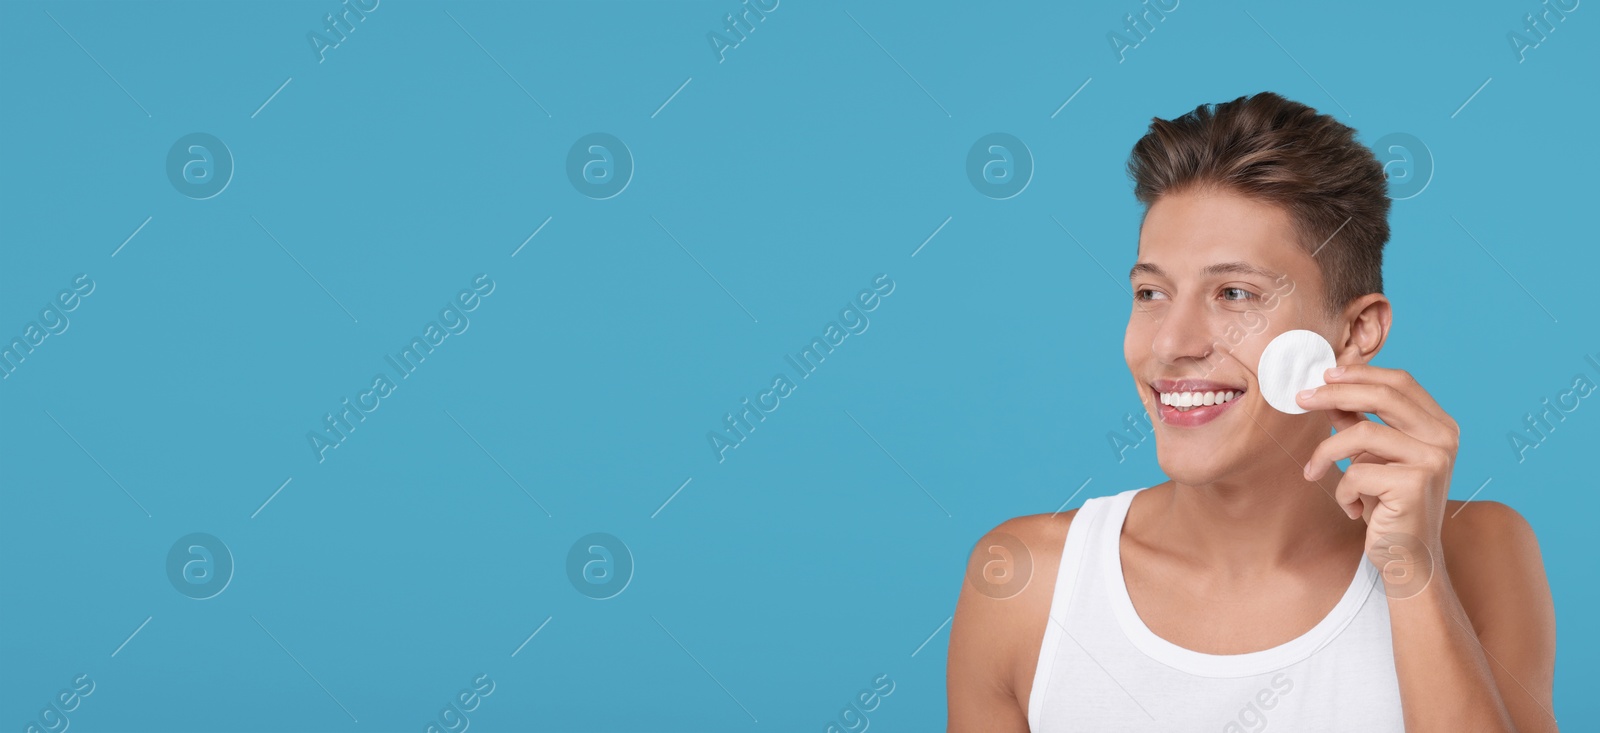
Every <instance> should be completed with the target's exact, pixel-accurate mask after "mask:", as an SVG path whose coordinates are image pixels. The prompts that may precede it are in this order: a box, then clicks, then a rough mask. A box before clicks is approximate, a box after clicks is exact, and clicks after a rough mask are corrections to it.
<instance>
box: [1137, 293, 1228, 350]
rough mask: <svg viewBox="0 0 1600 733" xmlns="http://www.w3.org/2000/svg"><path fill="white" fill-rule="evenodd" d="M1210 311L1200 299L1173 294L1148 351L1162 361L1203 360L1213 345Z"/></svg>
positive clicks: (1214, 342)
mask: <svg viewBox="0 0 1600 733" xmlns="http://www.w3.org/2000/svg"><path fill="white" fill-rule="evenodd" d="M1210 315H1211V313H1210V311H1209V310H1208V309H1207V308H1206V306H1205V304H1204V303H1200V302H1197V301H1195V300H1193V299H1189V298H1182V299H1179V298H1175V299H1174V301H1173V302H1172V304H1171V305H1169V306H1168V307H1167V309H1166V313H1164V314H1163V317H1162V318H1161V321H1160V323H1159V325H1157V326H1156V330H1155V336H1154V337H1153V339H1152V340H1151V343H1150V352H1151V353H1152V354H1154V355H1155V357H1156V358H1157V359H1160V360H1161V361H1162V363H1165V364H1182V363H1184V362H1185V361H1188V360H1193V361H1204V360H1206V359H1207V358H1209V357H1210V356H1211V352H1212V351H1213V350H1214V349H1215V348H1216V339H1214V338H1212V333H1211V325H1212V324H1211V319H1210Z"/></svg>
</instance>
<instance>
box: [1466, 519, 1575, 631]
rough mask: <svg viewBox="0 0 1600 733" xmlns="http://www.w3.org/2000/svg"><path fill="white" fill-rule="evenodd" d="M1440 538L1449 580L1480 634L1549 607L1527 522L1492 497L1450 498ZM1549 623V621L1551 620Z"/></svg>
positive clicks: (1528, 620) (1535, 543) (1540, 559)
mask: <svg viewBox="0 0 1600 733" xmlns="http://www.w3.org/2000/svg"><path fill="white" fill-rule="evenodd" d="M1445 517H1446V519H1445V520H1444V528H1443V530H1442V531H1441V533H1440V542H1441V544H1442V545H1443V546H1444V564H1445V567H1446V568H1447V569H1448V572H1449V573H1450V584H1451V585H1452V586H1453V587H1454V588H1455V591H1456V595H1457V596H1458V597H1459V598H1460V599H1461V605H1462V607H1463V608H1464V609H1465V610H1466V611H1467V615H1468V616H1469V617H1471V618H1472V621H1473V626H1474V627H1476V628H1477V630H1478V632H1479V633H1480V634H1482V633H1484V632H1486V631H1489V630H1490V628H1492V627H1494V626H1496V625H1502V624H1527V623H1531V622H1534V621H1536V619H1533V618H1527V616H1529V615H1530V614H1531V615H1535V616H1543V615H1545V614H1543V613H1542V612H1541V607H1548V606H1549V605H1550V587H1549V583H1548V581H1547V580H1546V578H1545V571H1544V559H1543V557H1542V555H1541V554H1540V552H1539V539H1538V537H1536V536H1535V535H1534V532H1533V526H1532V525H1530V524H1529V523H1528V520H1527V519H1526V518H1524V517H1523V516H1522V515H1521V514H1519V513H1518V512H1517V510H1515V509H1512V508H1511V507H1509V506H1506V505H1505V504H1501V503H1500V502H1496V501H1474V502H1460V501H1451V502H1449V503H1448V505H1447V506H1446V509H1445ZM1552 621H1553V619H1552Z"/></svg>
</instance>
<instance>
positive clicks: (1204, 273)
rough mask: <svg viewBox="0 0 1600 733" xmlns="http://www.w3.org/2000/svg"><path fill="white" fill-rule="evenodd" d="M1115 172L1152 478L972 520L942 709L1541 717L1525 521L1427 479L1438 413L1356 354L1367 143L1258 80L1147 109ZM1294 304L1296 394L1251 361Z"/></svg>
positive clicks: (1443, 454)
mask: <svg viewBox="0 0 1600 733" xmlns="http://www.w3.org/2000/svg"><path fill="white" fill-rule="evenodd" d="M1128 169H1129V173H1130V175H1131V176H1132V177H1133V179H1134V183H1135V195H1136V196H1137V198H1138V199H1139V201H1140V202H1141V203H1143V204H1144V205H1145V206H1146V211H1145V216H1144V221H1143V223H1142V225H1141V228H1140V233H1139V252H1138V260H1137V264H1135V265H1134V267H1133V271H1132V273H1131V279H1130V281H1129V285H1130V290H1131V291H1132V293H1133V303H1132V306H1131V307H1130V309H1129V312H1130V313H1129V319H1128V327H1127V336H1126V339H1125V342H1124V345H1123V350H1124V357H1125V358H1126V360H1127V363H1128V369H1129V371H1130V372H1131V373H1132V376H1133V387H1134V389H1135V390H1137V392H1138V394H1139V397H1140V399H1141V400H1142V401H1143V403H1144V405H1145V408H1146V409H1147V410H1148V411H1149V412H1150V413H1151V416H1152V425H1153V428H1154V433H1155V438H1156V446H1157V458H1158V460H1159V462H1160V464H1161V468H1162V470H1163V472H1164V473H1166V475H1167V476H1168V480H1167V481H1165V482H1164V483H1161V484H1159V485H1156V486H1152V487H1148V488H1144V489H1133V490H1130V491H1126V492H1123V493H1121V494H1118V495H1115V496H1109V497H1103V498H1097V499H1091V500H1089V501H1087V502H1085V504H1084V505H1083V506H1082V507H1081V508H1079V509H1077V510H1074V511H1070V512H1064V513H1060V514H1043V515H1035V516H1027V517H1019V518H1016V519H1012V520H1010V521H1007V522H1005V523H1003V524H1001V525H1000V526H999V527H997V528H995V529H994V530H993V531H991V532H990V533H989V534H987V535H985V536H984V537H983V538H982V539H981V540H980V541H979V542H978V544H977V546H976V547H975V549H974V551H973V554H972V559H971V562H970V564H969V572H968V574H967V582H966V583H965V584H964V585H963V588H962V591H961V598H960V601H959V603H958V604H957V608H956V615H955V625H954V626H953V627H952V630H951V639H950V659H949V668H948V685H949V706H950V707H949V714H950V719H949V729H950V730H951V731H960V732H966V731H987V732H1011V731H1030V730H1031V731H1033V732H1034V733H1055V732H1056V731H1107V730H1117V731H1224V732H1227V731H1239V732H1249V733H1256V732H1257V731H1260V730H1263V729H1266V728H1267V727H1268V726H1269V725H1270V726H1272V729H1273V730H1284V731H1363V732H1364V733H1367V732H1376V731H1401V730H1405V731H1410V732H1411V733H1417V732H1419V731H1450V732H1451V733H1455V732H1458V731H1521V732H1522V733H1528V732H1530V731H1554V730H1556V723H1555V719H1554V717H1553V715H1552V713H1551V710H1552V702H1551V697H1552V684H1553V682H1552V680H1553V677H1554V667H1555V616H1554V610H1553V607H1552V604H1551V599H1550V590H1549V587H1548V584H1547V583H1546V581H1545V575H1544V568H1543V565H1542V562H1541V560H1540V556H1539V547H1538V544H1537V541H1536V540H1535V538H1534V535H1533V532H1532V530H1531V529H1530V528H1529V526H1528V524H1527V522H1526V521H1524V520H1523V518H1522V517H1521V516H1520V515H1518V514H1517V513H1516V512H1515V511H1513V510H1512V509H1510V508H1508V507H1506V506H1504V505H1502V504H1498V503H1495V502H1472V503H1471V504H1465V503H1464V502H1459V501H1448V500H1447V499H1446V497H1447V494H1448V492H1449V489H1450V480H1451V472H1452V469H1453V467H1454V464H1455V458H1456V449H1457V445H1458V440H1459V435H1460V430H1459V428H1458V427H1457V425H1456V423H1455V421H1454V420H1452V419H1451V418H1450V415H1449V414H1448V413H1447V412H1446V411H1445V410H1444V409H1443V408H1441V407H1440V405H1439V404H1438V403H1437V402H1435V401H1434V399H1433V398H1432V397H1431V396H1429V394H1428V392H1427V391H1426V390H1424V389H1423V387H1422V386H1420V385H1419V384H1417V382H1416V381H1415V380H1413V379H1412V377H1411V375H1409V374H1407V373H1406V372H1403V371H1399V370H1396V369H1387V368H1380V367H1375V366H1371V365H1370V364H1369V362H1371V361H1372V360H1373V359H1374V358H1375V357H1376V356H1377V355H1378V351H1379V350H1380V349H1381V348H1383V345H1384V342H1385V340H1386V339H1387V338H1388V336H1389V329H1390V325H1391V320H1392V312H1391V309H1390V304H1389V300H1388V299H1387V298H1385V297H1384V296H1383V294H1382V290H1383V286H1382V277H1381V266H1382V251H1383V246H1384V243H1385V242H1386V241H1387V240H1388V237H1389V226H1388V221H1387V217H1388V211H1389V199H1388V196H1387V193H1386V182H1385V178H1384V171H1383V168H1382V166H1381V165H1380V164H1379V163H1378V161H1377V160H1376V159H1375V157H1374V156H1373V154H1372V152H1371V151H1370V150H1369V149H1367V148H1366V147H1364V146H1362V145H1361V144H1360V143H1359V142H1357V141H1356V140H1355V138H1354V131H1353V130H1351V129H1350V128H1349V127H1346V126H1345V125H1343V124H1340V123H1339V122H1338V121H1337V120H1335V119H1333V118H1331V117H1328V116H1326V115H1319V114H1317V113H1316V111H1315V110H1313V109H1311V108H1309V107H1306V106H1305V105H1302V104H1298V103H1296V102H1292V101H1289V100H1287V99H1284V98H1283V97H1281V96H1278V95H1276V94H1272V93H1262V94H1258V95H1255V96H1252V97H1240V98H1239V99H1236V100H1234V101H1231V102H1227V103H1224V104H1220V105H1215V106H1209V105H1202V106H1201V107H1199V108H1197V109H1195V110H1194V111H1193V112H1190V113H1188V114H1185V115H1183V116H1182V117H1179V118H1177V119H1174V120H1161V119H1156V120H1154V121H1153V122H1152V124H1151V126H1150V130H1149V132H1148V133H1147V134H1146V135H1145V136H1144V137H1143V138H1142V139H1141V140H1139V142H1138V144H1136V145H1135V146H1134V149H1133V155H1132V157H1131V159H1130V160H1129V163H1128ZM1293 329H1304V330H1310V331H1314V332H1316V333H1318V334H1320V335H1321V336H1322V337H1324V338H1325V339H1327V341H1328V342H1329V343H1330V344H1331V345H1332V346H1333V350H1334V355H1335V358H1336V360H1337V363H1338V367H1336V368H1334V369H1330V370H1328V372H1327V373H1326V376H1325V379H1326V380H1327V383H1328V384H1327V385H1326V386H1323V387H1321V388H1318V389H1316V390H1314V391H1313V392H1312V393H1310V394H1307V393H1301V394H1300V396H1299V397H1298V398H1297V402H1298V404H1299V405H1300V406H1301V407H1302V408H1304V409H1306V410H1307V412H1305V413H1304V414H1288V413H1285V412H1280V411H1278V410H1277V409H1274V408H1273V407H1271V406H1270V405H1268V404H1267V402H1266V401H1265V400H1264V399H1263V397H1262V395H1261V394H1260V393H1259V385H1258V383H1257V381H1256V373H1255V372H1256V368H1257V364H1258V362H1259V360H1260V357H1261V353H1262V351H1263V349H1264V348H1265V347H1266V345H1267V343H1268V342H1269V341H1271V340H1272V339H1273V337H1275V336H1277V335H1278V334H1281V333H1283V332H1285V331H1288V330H1293ZM1169 402H1170V403H1173V404H1167V403H1169ZM1174 404H1176V405H1190V404H1193V405H1195V406H1193V407H1189V406H1184V407H1177V406H1173V405H1174ZM1368 413H1370V414H1372V415H1376V416H1377V417H1378V418H1381V420H1382V422H1377V421H1374V420H1371V419H1369V418H1368V416H1367V414H1368ZM1330 434H1331V435H1330ZM1346 458H1348V459H1351V464H1350V467H1349V469H1348V470H1346V471H1340V470H1339V468H1338V466H1337V464H1336V461H1339V460H1343V459H1346ZM1030 566H1031V570H1030ZM1024 575H1026V576H1027V577H1023V576H1024ZM1002 581H1003V582H1002Z"/></svg>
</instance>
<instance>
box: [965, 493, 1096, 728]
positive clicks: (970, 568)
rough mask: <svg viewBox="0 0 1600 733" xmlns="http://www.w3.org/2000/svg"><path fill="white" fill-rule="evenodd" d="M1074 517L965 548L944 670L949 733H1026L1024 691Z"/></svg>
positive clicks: (1044, 519)
mask: <svg viewBox="0 0 1600 733" xmlns="http://www.w3.org/2000/svg"><path fill="white" fill-rule="evenodd" d="M1075 514H1077V510H1076V509H1074V510H1072V511H1070V512H1063V513H1061V514H1058V515H1052V514H1040V515H1034V516H1028V517H1018V518H1016V519H1012V520H1009V521H1007V522H1005V523H1003V524H1001V525H1000V526H998V527H995V528H994V529H993V530H991V531H990V532H989V533H988V534H985V535H984V536H983V538H982V539H980V540H979V541H978V543H977V544H976V545H975V546H974V547H973V550H972V555H971V557H970V558H969V559H968V561H967V572H966V577H965V579H964V580H963V582H962V585H961V596H960V599H959V600H958V601H957V602H956V614H955V622H954V624H953V625H952V626H951V627H950V658H949V660H948V662H947V666H946V668H945V680H946V688H947V695H948V699H949V727H948V730H949V731H950V732H951V733H966V732H968V731H984V732H985V733H989V732H993V733H1027V731H1028V707H1027V705H1028V694H1029V692H1030V689H1029V688H1031V687H1032V684H1033V673H1034V669H1035V667H1036V666H1037V664H1038V657H1039V646H1040V644H1041V643H1042V642H1043V640H1044V629H1045V624H1047V623H1049V621H1048V616H1049V613H1050V601H1051V599H1052V597H1053V594H1054V591H1055V581H1056V571H1057V569H1058V568H1059V567H1060V561H1061V548H1062V546H1063V544H1064V543H1065V541H1066V534H1067V528H1068V527H1069V526H1070V525H1071V522H1072V517H1073V516H1074V515H1075ZM1013 538H1014V539H1013ZM1019 548H1020V550H1019ZM1023 555H1025V557H1024V556H1023ZM1024 566H1028V567H1031V570H1030V571H1029V572H1028V577H1027V578H1026V579H1024V578H1022V576H1021V574H1020V569H1021V568H1023V567H1024Z"/></svg>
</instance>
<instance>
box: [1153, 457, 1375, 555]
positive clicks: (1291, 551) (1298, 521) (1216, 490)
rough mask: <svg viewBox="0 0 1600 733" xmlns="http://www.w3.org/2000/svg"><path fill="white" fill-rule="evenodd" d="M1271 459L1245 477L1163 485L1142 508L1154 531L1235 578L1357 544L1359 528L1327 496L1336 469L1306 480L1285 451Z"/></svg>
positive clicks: (1337, 476)
mask: <svg viewBox="0 0 1600 733" xmlns="http://www.w3.org/2000/svg"><path fill="white" fill-rule="evenodd" d="M1307 454H1309V451H1307ZM1273 463H1275V464H1276V465H1272V466H1270V467H1269V466H1262V468H1263V469H1269V468H1270V469H1271V470H1263V471H1260V472H1258V473H1256V475H1251V476H1248V477H1230V478H1229V479H1227V480H1224V481H1218V482H1212V483H1196V484H1186V483H1182V482H1179V481H1171V482H1168V485H1167V486H1166V487H1165V488H1166V490H1165V491H1164V492H1161V493H1160V494H1158V496H1161V497H1162V499H1161V500H1159V501H1157V502H1154V503H1153V504H1152V505H1151V506H1150V507H1149V508H1148V510H1147V511H1148V514H1147V517H1148V521H1149V524H1148V526H1149V527H1150V528H1151V530H1152V531H1153V532H1154V533H1155V534H1154V535H1153V536H1157V537H1159V538H1160V542H1161V543H1162V544H1168V545H1173V546H1177V547H1182V548H1183V552H1184V554H1186V555H1189V556H1190V557H1193V558H1194V559H1196V560H1197V561H1199V562H1203V563H1205V564H1207V565H1211V566H1213V567H1219V568H1224V569H1227V570H1229V571H1231V572H1233V573H1236V574H1240V575H1253V574H1256V573H1260V572H1270V571H1272V570H1275V569H1279V568H1284V567H1290V566H1297V565H1302V564H1304V563H1311V562H1315V561H1316V560H1317V559H1319V558H1326V557H1327V553H1329V552H1343V551H1344V550H1345V549H1347V548H1348V547H1349V545H1350V544H1351V543H1352V542H1353V543H1354V544H1356V545H1359V544H1360V542H1361V538H1362V537H1364V536H1365V531H1366V527H1365V525H1364V524H1363V523H1361V522H1354V521H1352V520H1351V519H1350V518H1349V517H1347V516H1345V514H1344V511H1343V510H1342V509H1340V508H1339V505H1338V502H1337V501H1335V500H1334V498H1333V487H1335V486H1337V485H1338V483H1339V479H1340V477H1342V476H1343V475H1344V474H1343V472H1341V471H1339V470H1337V469H1335V470H1333V471H1330V472H1328V474H1327V475H1325V476H1323V477H1322V479H1321V480H1320V481H1317V482H1312V481H1307V480H1305V478H1304V477H1303V476H1302V474H1301V467H1300V465H1299V464H1296V463H1293V462H1292V461H1290V460H1289V459H1288V458H1287V457H1286V456H1285V457H1284V460H1283V461H1281V462H1273Z"/></svg>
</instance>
